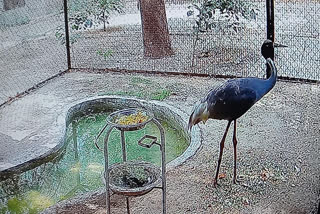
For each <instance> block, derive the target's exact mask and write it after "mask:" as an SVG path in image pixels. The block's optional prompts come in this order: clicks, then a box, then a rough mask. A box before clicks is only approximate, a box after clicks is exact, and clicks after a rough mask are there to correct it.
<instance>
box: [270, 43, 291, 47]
mask: <svg viewBox="0 0 320 214" xmlns="http://www.w3.org/2000/svg"><path fill="white" fill-rule="evenodd" d="M273 46H274V47H275V48H287V47H288V46H286V45H283V44H280V43H276V42H274V43H273Z"/></svg>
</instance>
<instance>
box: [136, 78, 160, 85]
mask: <svg viewBox="0 0 320 214" xmlns="http://www.w3.org/2000/svg"><path fill="white" fill-rule="evenodd" d="M130 82H131V83H132V84H133V85H136V84H144V85H152V84H155V83H154V82H153V81H152V80H148V79H145V78H141V77H132V78H131V80H130Z"/></svg>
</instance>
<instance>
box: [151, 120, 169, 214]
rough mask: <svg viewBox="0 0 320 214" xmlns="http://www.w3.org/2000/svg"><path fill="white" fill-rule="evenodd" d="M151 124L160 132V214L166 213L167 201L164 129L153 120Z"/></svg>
mask: <svg viewBox="0 0 320 214" xmlns="http://www.w3.org/2000/svg"><path fill="white" fill-rule="evenodd" d="M152 121H153V123H154V124H156V126H157V127H158V129H159V131H160V137H161V139H160V142H161V146H160V149H161V167H162V170H161V171H162V213H163V214H166V213H167V209H166V207H167V199H166V197H167V196H166V192H167V182H166V156H165V151H166V148H165V135H164V129H163V127H162V126H161V124H160V123H159V121H157V120H156V119H155V118H153V119H152Z"/></svg>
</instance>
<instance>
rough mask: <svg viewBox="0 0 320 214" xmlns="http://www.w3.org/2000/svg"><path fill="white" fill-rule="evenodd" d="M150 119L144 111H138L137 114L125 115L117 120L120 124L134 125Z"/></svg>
mask: <svg viewBox="0 0 320 214" xmlns="http://www.w3.org/2000/svg"><path fill="white" fill-rule="evenodd" d="M147 119H148V116H146V115H144V114H143V113H142V112H137V113H135V114H130V115H123V116H121V117H119V118H118V119H117V120H116V123H118V124H119V125H134V124H138V123H143V122H145V121H146V120H147Z"/></svg>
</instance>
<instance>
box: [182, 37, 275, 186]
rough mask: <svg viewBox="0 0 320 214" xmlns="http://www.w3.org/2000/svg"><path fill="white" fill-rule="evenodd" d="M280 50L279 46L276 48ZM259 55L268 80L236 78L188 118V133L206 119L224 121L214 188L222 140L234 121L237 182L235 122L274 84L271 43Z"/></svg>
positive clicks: (214, 93) (221, 87) (216, 89)
mask: <svg viewBox="0 0 320 214" xmlns="http://www.w3.org/2000/svg"><path fill="white" fill-rule="evenodd" d="M278 47H281V46H278ZM261 54H262V55H263V57H264V58H265V59H266V66H267V68H266V73H267V79H260V78H238V79H231V80H228V81H227V82H225V83H224V84H222V85H221V86H219V87H217V88H215V89H212V90H211V91H209V93H208V94H207V96H206V97H205V98H204V99H202V100H201V101H200V103H199V104H197V105H196V107H195V108H194V110H193V112H192V114H191V115H190V118H189V125H188V127H189V130H191V128H192V126H194V125H196V124H198V123H199V122H201V121H203V122H204V123H205V122H206V121H207V120H208V119H210V118H211V119H218V120H227V121H228V125H227V128H226V130H225V133H224V135H223V138H222V140H221V142H220V154H219V159H218V166H217V171H216V176H215V180H214V185H216V184H217V178H218V174H219V168H220V163H221V158H222V153H223V147H224V141H225V138H226V135H227V132H228V129H229V126H230V124H231V122H232V121H234V133H233V145H234V175H233V182H234V183H235V181H236V159H237V154H236V146H237V139H236V120H237V119H238V118H239V117H241V116H242V115H243V114H244V113H246V112H247V111H248V110H249V109H250V108H251V107H252V106H253V105H254V104H255V103H256V102H257V101H258V100H260V99H261V98H262V97H263V96H264V95H265V94H267V93H268V92H269V91H270V90H271V89H272V88H273V87H274V85H275V83H276V81H277V69H276V67H275V65H274V62H273V60H272V59H271V57H272V56H273V54H274V43H273V42H272V41H270V40H266V41H265V42H264V43H263V45H262V47H261Z"/></svg>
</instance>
